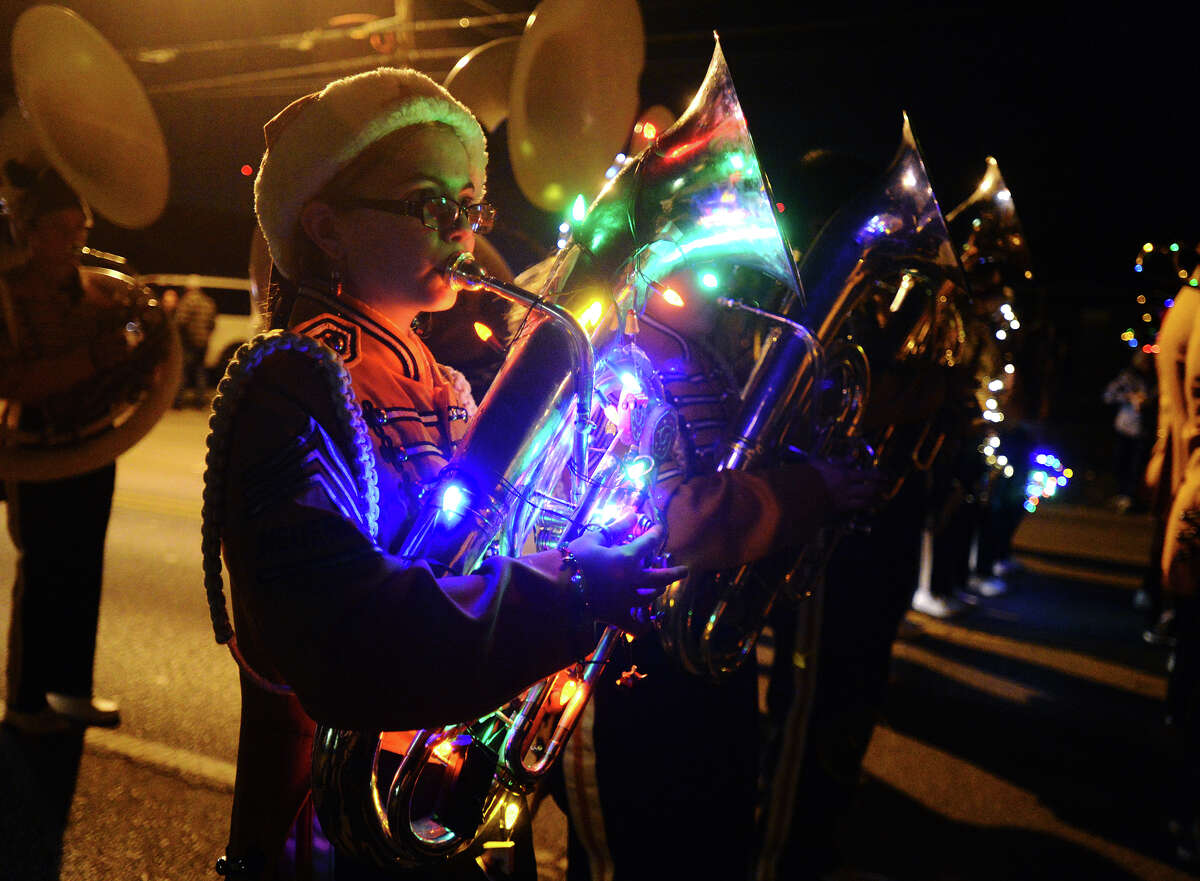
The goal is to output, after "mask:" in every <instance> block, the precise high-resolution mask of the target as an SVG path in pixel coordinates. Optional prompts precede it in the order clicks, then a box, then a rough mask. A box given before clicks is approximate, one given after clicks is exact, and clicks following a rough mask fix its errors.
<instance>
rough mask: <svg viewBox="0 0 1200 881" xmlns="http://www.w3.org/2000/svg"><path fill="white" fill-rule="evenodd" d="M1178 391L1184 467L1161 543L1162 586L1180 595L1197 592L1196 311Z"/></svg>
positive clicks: (1199, 417)
mask: <svg viewBox="0 0 1200 881" xmlns="http://www.w3.org/2000/svg"><path fill="white" fill-rule="evenodd" d="M1183 379H1184V381H1183V383H1182V385H1181V387H1180V389H1179V391H1178V393H1179V394H1180V395H1181V396H1182V399H1183V402H1184V407H1183V410H1182V415H1183V419H1182V421H1181V423H1180V424H1179V426H1178V430H1179V434H1180V437H1181V440H1182V444H1183V447H1184V450H1185V451H1186V456H1187V458H1186V464H1185V466H1184V471H1183V480H1182V482H1181V483H1180V484H1179V488H1178V489H1177V490H1176V491H1175V498H1174V499H1173V500H1172V503H1171V512H1170V514H1169V515H1168V517H1167V525H1166V533H1165V536H1164V540H1163V559H1162V568H1163V587H1164V589H1165V590H1167V592H1169V593H1173V594H1176V595H1182V596H1195V595H1196V594H1197V593H1200V312H1197V313H1196V316H1195V318H1193V320H1192V329H1191V333H1190V334H1189V336H1188V341H1187V349H1186V356H1185V358H1184V371H1183Z"/></svg>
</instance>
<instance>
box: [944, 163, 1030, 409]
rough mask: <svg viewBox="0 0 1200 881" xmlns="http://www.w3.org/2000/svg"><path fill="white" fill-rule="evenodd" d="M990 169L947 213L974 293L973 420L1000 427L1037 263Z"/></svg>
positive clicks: (1008, 195)
mask: <svg viewBox="0 0 1200 881" xmlns="http://www.w3.org/2000/svg"><path fill="white" fill-rule="evenodd" d="M986 165H987V167H986V168H985V170H984V173H983V177H982V178H981V179H980V181H979V184H978V186H976V187H975V190H974V192H972V193H971V195H970V196H968V197H967V198H966V199H964V200H963V201H962V202H961V203H960V204H959V205H958V206H956V207H955V208H954V209H953V210H951V211H949V212H947V213H946V222H947V223H948V224H949V225H950V231H951V232H952V233H953V234H954V237H955V240H956V241H957V242H959V243H960V246H959V248H960V249H959V256H960V258H961V260H962V265H963V269H964V270H965V272H966V274H967V278H968V279H969V280H970V282H971V291H972V294H973V306H974V308H973V309H972V310H971V311H970V313H969V315H968V318H969V320H968V326H967V331H968V338H969V345H968V347H967V348H968V360H969V362H970V364H971V368H972V372H973V374H974V380H975V383H974V395H973V402H972V403H973V404H974V405H976V407H977V409H976V408H975V407H972V411H973V412H971V415H972V416H974V417H975V418H977V419H978V418H983V419H984V420H986V421H987V422H990V423H993V424H998V423H1000V422H1003V421H1004V409H1005V405H1006V404H1007V403H1008V401H1009V399H1010V398H1011V396H1012V391H1013V384H1014V379H1015V373H1016V367H1015V364H1014V361H1013V356H1014V351H1015V348H1016V344H1017V341H1018V340H1019V338H1020V333H1019V332H1020V330H1021V320H1020V316H1019V315H1018V314H1017V311H1016V306H1017V296H1016V294H1017V291H1019V290H1022V289H1027V288H1028V287H1029V286H1030V285H1031V284H1032V282H1033V259H1032V256H1031V254H1030V251H1029V244H1028V242H1027V240H1026V238H1025V232H1024V230H1023V229H1022V227H1021V221H1020V218H1018V217H1017V209H1016V204H1015V203H1014V202H1013V195H1012V191H1011V190H1010V189H1009V188H1008V185H1007V184H1006V183H1005V182H1004V176H1003V175H1002V174H1001V173H1000V166H999V164H998V163H997V162H996V160H995V159H994V158H993V157H991V156H988V157H987V159H986Z"/></svg>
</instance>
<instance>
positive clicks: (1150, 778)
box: [0, 411, 1191, 881]
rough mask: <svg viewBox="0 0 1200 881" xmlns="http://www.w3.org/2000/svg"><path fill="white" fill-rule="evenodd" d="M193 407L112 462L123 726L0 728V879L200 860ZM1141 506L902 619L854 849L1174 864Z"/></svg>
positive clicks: (155, 871)
mask: <svg viewBox="0 0 1200 881" xmlns="http://www.w3.org/2000/svg"><path fill="white" fill-rule="evenodd" d="M205 424H206V415H205V414H204V413H201V412H199V411H183V412H179V411H173V412H171V413H169V414H168V415H167V416H166V417H165V418H164V419H163V420H162V421H161V422H160V423H159V425H158V426H156V428H155V429H154V431H153V432H152V433H151V434H150V436H149V437H147V438H146V439H145V440H144V441H143V442H142V443H141V444H139V445H138V446H137V447H135V448H134V449H133V450H132V451H131V452H129V453H128V454H126V456H124V457H123V458H122V459H121V461H120V463H119V465H118V470H117V493H116V498H115V505H114V511H113V518H112V524H111V527H110V530H109V538H108V549H107V556H106V572H105V589H104V598H103V604H102V610H101V621H100V635H99V647H98V653H97V665H96V691H97V693H98V694H103V695H106V696H112V697H115V698H117V699H118V700H119V701H120V702H121V708H122V716H123V723H122V725H121V727H120V728H118V729H116V730H114V731H104V730H98V729H91V730H89V731H88V732H87V733H86V735H84V736H82V737H81V736H79V735H78V734H76V735H66V736H62V737H55V738H41V739H36V740H33V739H26V738H20V737H17V736H15V735H13V734H12V733H11V732H9V731H7V730H5V729H0V792H3V793H4V794H5V795H4V797H3V798H0V881H7V879H21V881H26V879H41V878H58V877H61V878H64V879H71V881H75V879H84V881H88V879H105V881H108V879H122V881H123V879H135V881H136V879H146V881H149V879H168V881H175V879H190V878H213V877H216V876H215V875H214V874H213V873H212V865H213V862H214V860H215V858H216V857H217V856H218V855H219V854H220V853H221V852H222V850H223V846H224V840H225V831H226V827H227V822H228V811H229V805H230V799H231V792H232V781H233V761H234V757H235V753H236V737H237V714H238V695H237V686H236V682H237V677H236V668H235V665H234V663H233V661H232V660H231V659H230V658H229V656H228V654H227V653H226V652H225V650H224V649H222V648H220V647H218V646H217V645H216V644H215V642H214V641H213V638H212V633H211V630H210V628H209V624H208V611H207V606H206V602H205V597H204V591H203V588H202V582H201V575H200V550H199V526H200V518H199V505H200V491H201V485H202V473H203V456H204V436H205ZM1149 527H1150V524H1149V521H1148V519H1147V518H1144V517H1137V516H1129V515H1126V516H1124V517H1120V516H1118V515H1115V514H1110V513H1108V512H1104V511H1097V510H1094V509H1087V508H1071V507H1069V506H1061V505H1060V506H1058V507H1056V506H1055V505H1047V506H1045V507H1044V508H1043V510H1042V511H1039V513H1038V514H1037V515H1035V516H1033V517H1030V518H1027V520H1026V521H1025V523H1024V524H1023V525H1022V528H1021V531H1020V532H1019V533H1018V541H1017V546H1018V550H1019V551H1020V558H1021V560H1022V561H1023V562H1024V563H1025V567H1026V568H1025V572H1024V574H1023V575H1022V576H1021V578H1020V580H1019V581H1016V582H1014V590H1013V591H1012V592H1010V594H1009V595H1008V596H1007V597H1002V598H997V599H995V600H988V601H986V602H985V603H983V604H981V605H980V606H979V607H978V608H976V609H975V610H974V611H973V613H972V614H971V615H969V616H967V617H965V618H963V619H961V620H958V621H955V622H950V623H945V622H935V621H933V620H932V619H927V618H924V617H923V616H917V615H916V614H915V613H914V614H913V615H912V616H910V622H909V625H908V626H907V627H906V628H905V631H904V633H903V635H902V638H901V640H900V641H899V642H898V644H897V649H896V652H895V655H894V658H895V660H894V681H893V686H892V691H891V696H890V697H889V704H888V707H887V712H886V713H885V717H884V719H883V721H882V725H881V727H880V728H879V729H878V730H877V732H876V735H875V739H874V740H873V741H872V745H871V749H870V751H869V753H868V757H867V762H866V767H865V771H866V775H865V780H864V787H863V798H862V799H861V801H860V804H859V805H858V807H857V808H856V811H857V813H856V815H855V819H854V823H852V824H851V826H850V828H849V829H848V830H846V832H845V837H846V843H847V846H848V848H849V850H850V852H851V853H852V854H854V855H855V856H856V857H857V862H859V863H860V864H863V865H865V867H866V868H870V869H871V870H873V871H877V872H882V873H884V874H885V875H886V876H887V877H892V878H911V879H913V881H924V879H929V878H939V879H964V881H965V879H973V878H989V879H990V878H997V879H999V878H1045V879H1052V878H1112V879H1121V881H1124V879H1131V878H1137V879H1175V878H1185V877H1191V876H1189V875H1187V874H1186V873H1185V872H1183V871H1181V870H1180V869H1179V868H1178V867H1177V866H1173V865H1172V861H1171V853H1170V849H1169V846H1168V842H1167V841H1166V840H1165V838H1164V837H1163V835H1162V834H1161V830H1160V828H1159V827H1160V825H1161V824H1160V823H1159V820H1160V819H1161V818H1160V817H1158V816H1157V814H1156V813H1155V808H1156V804H1155V802H1154V798H1155V796H1154V793H1155V784H1156V779H1157V776H1161V775H1162V774H1163V773H1164V770H1166V769H1164V768H1163V767H1162V766H1161V764H1159V763H1157V762H1158V760H1157V759H1156V758H1154V750H1156V749H1157V748H1158V746H1159V743H1158V741H1157V740H1156V738H1155V736H1154V732H1155V731H1156V730H1157V726H1158V725H1159V724H1160V720H1161V714H1160V709H1161V697H1162V693H1163V690H1164V688H1165V674H1164V671H1163V661H1164V654H1163V653H1162V652H1161V651H1157V650H1154V649H1152V648H1150V647H1147V646H1145V645H1144V644H1143V643H1141V641H1140V628H1141V622H1140V618H1139V616H1138V615H1137V614H1136V613H1134V612H1133V611H1132V608H1131V606H1130V604H1129V598H1130V596H1131V589H1132V588H1133V587H1135V586H1136V584H1137V583H1138V582H1139V580H1140V572H1141V567H1142V566H1143V565H1144V561H1145V559H1146V555H1147V551H1148V547H1149V538H1150V532H1149ZM12 566H13V551H12V547H11V544H10V543H9V542H8V540H7V537H5V538H3V539H0V570H2V571H7V572H11V571H12ZM9 601H10V598H9V595H8V591H3V592H2V594H0V615H3V616H4V618H7V616H8V613H9ZM1114 717H1115V718H1117V719H1119V724H1115V723H1114V722H1113V718H1114ZM1096 732H1099V734H1097V733H1096ZM1148 756H1149V758H1148ZM76 768H77V769H78V773H77V774H75V773H74V770H75V769H76ZM1114 768H1115V769H1118V770H1119V773H1117V772H1114V771H1113V769H1114ZM544 806H545V810H544V812H543V813H542V814H539V818H538V823H537V826H538V848H539V862H540V865H541V869H542V874H543V878H544V879H546V881H558V879H560V878H561V877H562V870H563V859H562V823H561V817H560V816H559V815H557V814H556V813H555V812H554V809H553V806H552V804H551V803H550V802H549V801H548V800H547V801H546V802H544ZM64 817H65V818H66V822H65V831H62V833H61V837H60V834H59V831H60V830H61V829H62V828H63V826H64V822H63V819H64ZM898 818H903V819H902V820H899V821H898ZM951 842H952V844H949V845H948V843H951ZM997 854H1003V855H1006V856H1005V858H1004V859H1000V858H999V857H998V856H997ZM935 855H936V856H935ZM60 861H61V876H60V874H59V864H60Z"/></svg>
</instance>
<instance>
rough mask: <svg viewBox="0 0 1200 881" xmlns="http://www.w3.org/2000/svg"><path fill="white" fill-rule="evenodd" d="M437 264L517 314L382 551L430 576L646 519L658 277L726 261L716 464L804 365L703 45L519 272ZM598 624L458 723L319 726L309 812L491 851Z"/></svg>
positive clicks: (751, 162) (667, 626) (362, 852)
mask: <svg viewBox="0 0 1200 881" xmlns="http://www.w3.org/2000/svg"><path fill="white" fill-rule="evenodd" d="M446 271H447V274H448V277H449V278H450V280H451V281H452V282H453V283H455V284H457V285H458V286H460V287H462V288H466V289H486V290H489V291H491V292H492V293H495V294H498V295H500V296H502V297H505V298H507V299H509V300H512V301H514V302H517V303H521V304H524V305H525V306H526V307H527V308H528V309H529V314H528V316H527V318H526V321H525V326H524V330H523V331H522V332H521V333H520V334H519V335H518V338H517V341H516V343H515V344H514V347H513V349H512V351H511V353H510V355H509V357H508V359H507V360H506V361H505V364H504V365H503V367H502V369H501V372H500V374H499V375H498V376H497V377H496V379H495V381H494V382H493V383H492V385H491V387H490V388H489V390H488V392H487V395H486V396H485V397H484V399H483V401H482V402H481V403H480V406H479V410H478V412H477V413H476V415H475V418H474V420H473V422H472V426H471V428H470V431H469V433H468V434H467V436H466V438H465V439H464V442H463V444H462V446H461V447H460V448H459V450H458V452H457V453H456V455H455V457H454V459H453V460H452V461H451V462H450V463H449V464H448V465H447V466H446V468H445V470H444V471H443V473H442V475H441V476H440V477H439V479H438V481H437V482H436V483H435V484H434V485H433V486H431V487H430V488H429V490H428V491H427V492H426V494H425V496H424V502H423V507H422V509H421V511H420V512H419V513H418V515H417V519H416V522H415V525H414V527H413V529H412V531H411V533H410V534H409V536H408V538H407V539H406V542H405V545H404V547H403V548H402V550H401V554H402V555H403V556H406V557H410V558H412V559H422V560H425V561H427V562H428V563H429V565H430V566H431V567H432V568H433V569H434V571H435V572H438V573H459V572H468V571H471V570H472V569H474V568H475V567H476V566H477V565H478V564H479V563H480V562H481V561H482V560H483V559H484V558H485V557H486V556H488V555H490V554H495V553H503V554H510V555H515V554H520V553H522V552H524V551H526V550H527V549H529V548H530V547H534V548H537V549H545V548H549V547H554V546H555V545H556V544H558V543H559V542H560V541H562V540H564V539H568V540H569V539H571V538H573V537H575V536H576V535H578V534H579V533H580V532H581V531H582V530H583V529H584V528H586V527H587V526H588V525H591V524H597V523H598V524H601V525H602V524H604V523H607V522H610V521H612V520H614V519H616V518H618V517H620V516H623V515H624V514H625V513H627V512H629V511H636V512H639V513H640V514H641V515H642V522H643V523H644V524H646V525H648V524H649V523H651V522H653V521H654V520H656V519H658V518H660V517H661V513H660V512H659V511H658V510H656V508H655V505H654V501H653V498H652V497H651V492H650V490H651V488H652V487H653V485H654V481H655V478H656V474H657V471H658V469H659V467H660V466H661V465H662V464H663V463H665V462H667V461H668V460H669V459H670V457H671V456H672V450H673V446H674V442H675V439H676V434H677V430H678V423H677V415H676V413H675V410H674V409H673V408H672V407H671V406H670V405H669V404H668V403H667V401H666V399H665V395H664V393H663V388H662V381H661V379H660V377H659V375H658V370H657V368H656V365H654V364H653V363H651V361H650V359H649V357H648V356H647V355H646V353H645V352H644V351H642V350H641V349H640V348H639V346H638V344H637V338H638V332H639V329H638V319H639V316H641V315H642V313H643V312H644V310H645V308H646V303H647V300H648V298H649V297H651V296H656V295H659V294H660V293H661V291H662V289H663V284H664V283H665V282H666V281H667V280H668V279H671V278H674V277H678V276H679V275H680V274H688V275H691V276H694V277H696V278H699V277H700V276H702V275H705V274H707V273H710V272H713V273H717V272H719V273H721V274H722V275H724V276H727V277H731V276H734V275H736V277H737V281H738V284H737V285H736V293H735V292H734V290H733V288H730V289H728V290H726V291H725V293H726V296H725V297H724V298H723V301H722V302H721V308H723V309H726V310H732V311H736V312H738V313H739V314H742V313H744V314H746V315H750V316H752V317H753V318H754V319H756V320H758V321H760V322H761V323H762V325H763V327H764V330H763V332H762V334H761V337H762V340H761V342H762V346H761V348H762V351H763V353H764V355H763V356H762V357H761V358H760V359H759V360H758V362H757V364H756V365H754V368H753V369H752V370H750V371H749V376H748V377H747V384H746V392H745V394H746V395H747V397H746V400H744V401H743V403H742V406H741V416H740V417H739V419H738V421H737V425H736V427H737V430H736V431H735V432H734V436H733V438H732V439H731V441H730V443H729V446H728V449H727V450H726V451H725V453H724V455H723V457H722V467H730V468H733V467H745V465H746V464H747V463H750V462H752V461H755V460H756V458H757V457H758V455H759V454H760V451H761V450H762V448H763V445H764V443H767V441H768V439H769V438H771V436H772V435H773V434H774V433H777V432H778V430H779V427H780V425H781V424H782V421H783V420H782V414H783V413H784V412H785V411H786V408H787V403H786V402H787V401H789V400H792V399H793V396H794V394H795V391H796V388H797V380H796V376H797V374H798V371H799V365H800V364H801V363H806V364H810V365H811V364H815V363H817V362H819V356H818V354H817V353H816V351H815V346H814V345H813V343H812V339H811V336H810V335H809V334H808V333H807V331H806V330H805V329H804V328H803V327H802V326H801V325H799V324H797V323H796V322H795V321H792V320H790V319H787V318H786V317H785V316H784V313H785V312H786V311H787V310H788V309H790V308H793V307H794V306H795V305H796V304H797V303H798V302H800V300H801V292H800V287H799V283H798V281H797V278H796V270H795V265H794V263H793V261H792V257H791V252H790V249H789V248H788V247H787V243H786V241H785V240H784V238H783V235H782V233H781V231H780V230H779V227H778V225H777V224H776V222H775V218H774V207H773V200H772V199H771V198H770V195H769V191H768V189H767V185H766V180H765V178H764V177H763V175H762V173H761V171H760V170H759V168H758V162H757V158H756V156H755V154H754V150H753V144H752V142H751V140H750V137H749V132H748V130H747V128H746V124H745V120H744V117H743V115H742V112H741V107H740V105H739V103H738V101H737V95H736V92H735V91H734V89H733V83H732V79H731V78H730V76H729V70H728V67H727V66H726V64H725V60H724V57H723V55H722V53H721V51H720V46H719V44H718V45H717V47H716V49H715V51H714V54H713V58H712V62H711V64H710V66H709V69H708V73H707V75H706V77H705V80H704V83H703V85H702V86H701V88H700V90H699V91H698V93H697V96H696V98H695V100H694V101H693V102H692V105H691V106H690V107H689V109H688V110H687V112H686V113H685V114H684V115H683V116H682V117H681V118H680V119H679V120H678V121H677V122H676V124H675V126H673V127H672V128H671V129H670V130H669V131H668V132H666V133H664V134H663V135H662V136H661V137H660V138H659V139H658V140H657V141H656V142H655V143H653V144H652V145H651V146H650V147H648V148H647V149H646V150H645V151H643V152H642V153H641V154H640V155H639V156H638V157H636V158H635V159H633V160H632V161H631V162H629V163H628V164H627V165H625V166H624V168H623V169H622V170H621V171H620V172H619V173H618V174H617V175H616V176H615V177H614V178H613V179H612V180H611V181H610V183H609V185H608V186H606V188H605V189H604V190H603V191H602V192H601V193H600V195H599V196H597V198H596V199H595V201H594V202H593V204H592V205H591V207H590V208H589V211H588V214H587V217H586V219H585V220H584V221H583V222H581V223H580V224H579V225H578V226H577V228H576V229H575V230H574V232H573V235H572V240H571V242H570V243H569V244H568V245H567V246H566V247H565V248H563V249H562V250H560V251H559V252H558V253H557V254H556V255H554V256H553V258H552V259H551V260H549V261H547V262H546V263H544V264H542V265H540V266H538V267H535V269H534V270H531V271H530V272H528V273H526V274H525V275H524V276H522V277H521V278H519V279H518V282H519V284H508V283H504V282H501V281H499V280H497V279H494V278H490V277H488V276H487V275H485V274H484V273H483V272H482V271H481V270H480V269H479V267H478V266H477V265H475V263H474V261H473V260H471V259H470V258H469V257H463V258H460V260H459V261H458V262H456V263H455V264H454V265H452V266H450V267H448V268H447V270H446ZM713 298H714V300H715V299H716V295H715V294H714V295H713ZM706 599H707V598H706ZM692 601H693V597H692V595H691V594H689V592H688V589H687V587H686V585H679V586H675V587H674V588H673V589H672V592H671V595H670V597H669V598H668V599H667V600H666V601H664V603H663V604H662V606H661V607H660V608H659V609H657V611H656V615H655V623H656V626H657V627H658V628H659V631H660V634H661V635H662V637H663V639H664V641H665V642H666V643H667V645H668V647H669V649H670V648H675V647H677V646H680V645H681V642H682V641H681V640H679V638H678V637H677V636H675V635H674V633H672V631H671V629H672V628H674V629H675V631H676V632H678V631H679V630H680V629H682V628H683V627H684V626H685V624H684V623H681V622H682V620H683V617H684V616H691V617H692V618H694V617H696V616H697V615H699V616H701V617H703V618H704V619H705V620H707V619H708V618H709V617H710V616H711V615H712V614H713V610H712V609H708V608H704V609H700V610H698V611H695V612H693V611H689V608H688V606H689V605H690V604H691V603H692ZM620 638H621V633H620V631H619V630H618V629H617V628H615V627H606V628H604V630H603V632H602V634H601V635H600V637H599V639H598V642H597V645H596V648H595V650H594V651H593V652H592V654H591V655H590V656H589V657H588V658H587V659H585V660H584V661H581V662H580V663H578V664H575V665H573V666H572V667H570V668H568V669H566V670H562V671H559V672H558V673H556V674H554V675H551V676H548V677H547V678H545V679H543V680H541V681H540V682H537V683H535V684H533V685H532V686H531V687H530V688H529V689H528V690H527V691H526V692H525V693H524V694H522V695H518V696H515V697H514V699H513V700H512V701H511V702H510V703H509V704H507V705H505V706H503V707H500V708H498V709H497V710H495V711H493V712H490V713H488V714H487V715H485V716H483V717H481V718H479V719H475V720H470V721H467V722H464V723H456V724H452V725H447V726H443V727H440V728H432V729H426V730H422V731H417V732H405V733H396V732H378V731H345V730H337V729H331V728H327V727H319V728H318V731H317V738H316V744H315V747H314V754H313V794H314V799H315V802H316V807H317V811H318V814H319V815H320V817H321V823H322V827H323V828H324V829H325V830H326V831H327V833H329V834H330V837H331V839H332V840H333V841H334V843H335V844H336V845H337V846H338V847H340V848H343V849H345V850H348V851H350V852H352V853H355V854H357V855H358V856H359V857H361V858H365V859H368V860H370V861H372V862H374V863H376V864H379V865H382V866H410V865H416V864H420V863H423V862H429V861H433V860H437V859H440V858H444V857H447V856H450V855H452V854H455V853H458V852H460V851H462V850H463V849H464V848H465V847H467V846H468V845H469V844H471V843H472V842H473V841H477V840H483V841H485V842H486V844H487V845H491V846H493V847H503V846H505V845H507V844H510V839H511V829H512V827H513V825H514V822H515V818H516V816H517V815H519V813H520V812H521V811H522V810H523V809H524V808H523V802H524V794H526V793H528V792H529V791H530V790H531V789H532V788H533V787H534V786H535V785H536V784H537V782H538V781H539V780H540V779H541V778H542V776H543V775H544V774H545V772H546V771H547V770H549V768H550V767H551V766H552V764H553V762H554V760H555V759H556V757H557V756H558V754H559V752H560V751H561V748H562V746H563V745H564V744H565V742H566V740H567V738H568V737H569V736H570V734H571V731H572V730H573V728H574V726H575V724H576V722H577V720H578V718H579V716H580V714H581V713H582V711H583V709H584V707H585V705H586V703H587V701H588V700H589V698H590V696H591V692H592V689H593V687H594V683H595V682H596V678H597V677H598V676H599V675H600V674H601V672H602V671H603V669H604V666H605V663H606V661H607V659H608V656H609V654H610V653H611V651H612V649H613V647H614V645H615V643H616V642H617V640H619V639H620Z"/></svg>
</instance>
